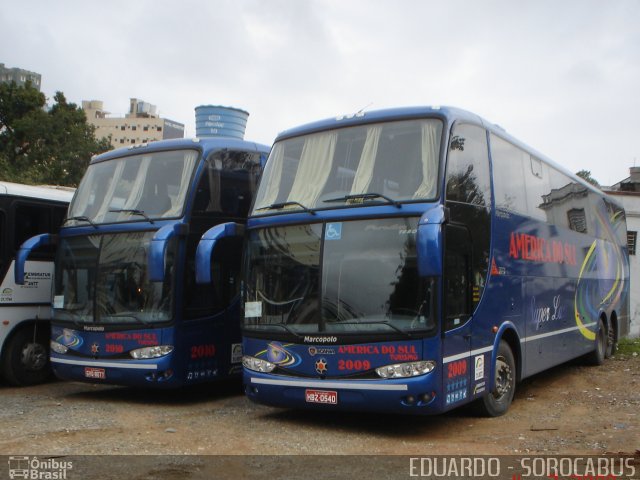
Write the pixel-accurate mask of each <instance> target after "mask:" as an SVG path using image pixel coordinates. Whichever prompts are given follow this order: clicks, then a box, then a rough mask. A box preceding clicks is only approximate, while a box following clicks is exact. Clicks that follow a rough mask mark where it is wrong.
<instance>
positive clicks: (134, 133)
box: [82, 98, 184, 148]
mask: <svg viewBox="0 0 640 480" xmlns="http://www.w3.org/2000/svg"><path fill="white" fill-rule="evenodd" d="M82 110H84V113H85V115H86V116H87V122H89V123H90V124H92V125H94V126H95V127H96V131H95V137H96V138H103V137H105V138H108V137H109V136H111V145H113V147H114V148H120V147H127V146H130V145H136V144H140V143H147V142H152V141H154V140H165V139H168V138H183V137H184V125H183V124H182V123H178V122H174V121H173V120H167V119H166V118H160V117H159V116H158V115H157V114H156V107H155V105H151V104H150V103H147V102H143V101H142V100H138V99H137V98H132V99H131V101H130V103H129V113H127V114H126V115H125V116H124V117H109V116H108V115H109V112H106V111H105V110H104V109H103V103H102V102H101V101H100V100H90V101H87V100H83V101H82Z"/></svg>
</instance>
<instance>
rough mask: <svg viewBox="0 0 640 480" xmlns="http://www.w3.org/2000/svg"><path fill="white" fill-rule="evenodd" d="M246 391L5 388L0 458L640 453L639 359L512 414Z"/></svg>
mask: <svg viewBox="0 0 640 480" xmlns="http://www.w3.org/2000/svg"><path fill="white" fill-rule="evenodd" d="M240 390H241V388H240V385H239V383H227V384H224V385H219V384H218V385H209V386H204V387H198V388H191V389H181V390H179V391H175V392H159V391H140V390H134V389H130V388H122V387H112V386H104V385H90V384H83V383H66V382H53V383H49V384H46V385H40V386H36V387H28V388H12V387H8V386H6V385H0V396H1V399H2V408H1V410H0V455H49V456H51V455H87V454H88V455H95V454H128V455H137V454H155V455H167V454H174V455H211V454H215V455H234V454H247V455H287V454H288V455H291V454H293V455H325V454H330V455H365V454H366V455H424V454H426V453H429V454H433V455H437V454H446V455H449V454H465V455H502V454H540V455H544V454H604V453H607V452H609V453H612V452H615V453H618V452H624V453H626V454H634V452H636V450H637V449H639V448H640V408H639V407H640V358H639V357H638V356H636V357H630V356H627V357H621V356H620V355H618V356H616V357H614V358H612V359H610V360H608V361H607V362H606V363H605V364H604V365H603V366H601V367H588V366H582V365H581V364H580V363H577V362H574V363H570V364H566V365H563V366H560V367H557V368H554V369H552V370H549V371H547V372H544V373H542V374H540V375H537V376H535V377H532V378H530V379H527V380H525V381H524V382H523V383H521V384H519V385H518V390H517V392H516V397H515V399H514V403H513V404H512V406H511V409H510V410H509V412H508V413H507V415H505V416H503V417H499V418H477V417H475V416H473V414H472V413H471V412H469V411H467V410H464V409H462V410H461V409H459V410H455V411H453V412H450V413H448V414H445V415H441V416H435V417H417V418H416V417H402V416H389V415H372V414H366V415H365V414H344V413H340V414H337V413H319V412H308V411H293V410H280V409H274V408H270V407H264V406H260V405H256V404H253V403H251V402H250V401H248V400H247V399H246V398H245V397H244V396H243V395H242V394H241V393H240Z"/></svg>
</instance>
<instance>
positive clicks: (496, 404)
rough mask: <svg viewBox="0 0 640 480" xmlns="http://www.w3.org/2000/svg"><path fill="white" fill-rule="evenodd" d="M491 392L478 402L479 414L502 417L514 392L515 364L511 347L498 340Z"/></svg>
mask: <svg viewBox="0 0 640 480" xmlns="http://www.w3.org/2000/svg"><path fill="white" fill-rule="evenodd" d="M494 372H495V376H494V382H493V390H491V391H490V392H489V393H487V394H486V395H485V396H484V397H482V398H481V399H479V400H478V404H477V405H478V409H479V412H480V414H482V415H484V416H487V417H499V416H500V415H504V414H505V413H506V412H507V410H508V409H509V406H510V405H511V401H512V400H513V395H514V394H515V392H516V362H515V360H514V358H513V352H512V351H511V347H509V344H508V343H507V342H505V341H504V340H500V345H499V346H498V354H497V356H496V363H495V365H494Z"/></svg>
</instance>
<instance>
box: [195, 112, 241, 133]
mask: <svg viewBox="0 0 640 480" xmlns="http://www.w3.org/2000/svg"><path fill="white" fill-rule="evenodd" d="M248 118H249V112H245V111H244V110H241V109H239V108H233V107H222V106H220V105H200V106H199V107H196V137H231V138H238V139H240V140H242V139H243V138H244V131H245V128H246V126H247V119H248Z"/></svg>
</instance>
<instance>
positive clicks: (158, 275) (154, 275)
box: [148, 223, 189, 282]
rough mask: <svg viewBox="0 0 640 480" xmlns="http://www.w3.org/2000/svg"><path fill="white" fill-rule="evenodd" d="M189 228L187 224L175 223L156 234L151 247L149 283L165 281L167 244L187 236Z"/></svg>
mask: <svg viewBox="0 0 640 480" xmlns="http://www.w3.org/2000/svg"><path fill="white" fill-rule="evenodd" d="M188 228H189V226H188V225H187V224H186V223H173V224H171V225H165V226H164V227H162V228H161V229H160V230H158V231H157V232H156V233H155V235H154V236H153V238H152V239H151V242H150V245H149V254H148V263H149V281H151V282H163V281H164V254H165V252H166V250H167V244H168V243H169V241H170V240H171V239H172V238H173V237H174V236H176V235H186V233H187V230H188Z"/></svg>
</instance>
